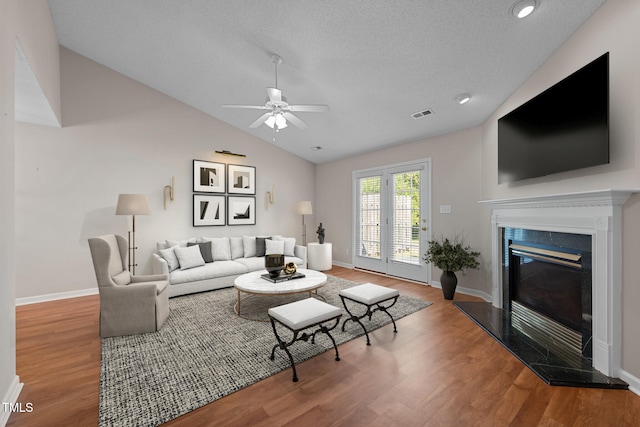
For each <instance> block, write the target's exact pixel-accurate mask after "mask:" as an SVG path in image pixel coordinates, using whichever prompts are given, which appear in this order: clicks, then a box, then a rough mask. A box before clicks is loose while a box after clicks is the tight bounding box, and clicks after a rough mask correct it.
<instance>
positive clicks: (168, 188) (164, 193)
mask: <svg viewBox="0 0 640 427" xmlns="http://www.w3.org/2000/svg"><path fill="white" fill-rule="evenodd" d="M167 190H169V199H170V200H171V201H172V202H173V177H171V185H165V186H164V189H163V190H162V196H163V197H164V210H165V211H166V210H167Z"/></svg>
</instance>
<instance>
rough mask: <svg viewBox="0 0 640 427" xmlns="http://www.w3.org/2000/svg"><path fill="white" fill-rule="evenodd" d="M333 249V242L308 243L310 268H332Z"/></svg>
mask: <svg viewBox="0 0 640 427" xmlns="http://www.w3.org/2000/svg"><path fill="white" fill-rule="evenodd" d="M332 251H333V248H332V247H331V243H327V242H324V243H322V244H320V243H317V242H313V243H309V244H307V267H309V269H310V270H318V271H325V270H331V265H332V264H331V255H332Z"/></svg>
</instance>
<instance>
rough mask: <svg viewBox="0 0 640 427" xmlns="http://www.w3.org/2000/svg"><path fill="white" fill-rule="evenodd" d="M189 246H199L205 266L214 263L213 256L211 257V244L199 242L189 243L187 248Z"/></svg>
mask: <svg viewBox="0 0 640 427" xmlns="http://www.w3.org/2000/svg"><path fill="white" fill-rule="evenodd" d="M189 246H198V247H199V248H200V255H202V259H203V260H204V262H205V264H206V263H208V262H213V256H212V255H211V242H198V243H191V242H189V243H187V247H189Z"/></svg>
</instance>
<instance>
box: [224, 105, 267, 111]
mask: <svg viewBox="0 0 640 427" xmlns="http://www.w3.org/2000/svg"><path fill="white" fill-rule="evenodd" d="M222 107H223V108H248V109H250V110H270V108H267V107H265V106H264V105H238V104H223V105H222Z"/></svg>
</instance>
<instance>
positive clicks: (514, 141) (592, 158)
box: [498, 52, 609, 184]
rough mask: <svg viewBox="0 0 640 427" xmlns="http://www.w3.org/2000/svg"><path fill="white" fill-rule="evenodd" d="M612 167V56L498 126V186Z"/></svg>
mask: <svg viewBox="0 0 640 427" xmlns="http://www.w3.org/2000/svg"><path fill="white" fill-rule="evenodd" d="M606 163H609V53H608V52H607V53H605V54H604V55H602V56H601V57H599V58H598V59H596V60H595V61H593V62H591V63H589V64H588V65H586V66H584V67H583V68H581V69H580V70H578V71H576V72H575V73H573V74H571V75H570V76H569V77H567V78H565V79H564V80H562V81H560V82H559V83H556V84H555V85H553V86H552V87H550V88H549V89H547V90H545V91H544V92H542V93H541V94H539V95H537V96H536V97H535V98H532V99H531V100H529V101H527V102H526V103H524V104H522V105H521V106H520V107H518V108H516V109H515V110H513V111H511V112H510V113H508V114H506V115H505V116H503V117H501V118H500V119H499V120H498V183H499V184H502V183H505V182H513V181H520V180H523V179H529V178H536V177H540V176H545V175H550V174H554V173H559V172H566V171H570V170H574V169H581V168H586V167H590V166H596V165H602V164H606Z"/></svg>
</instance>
